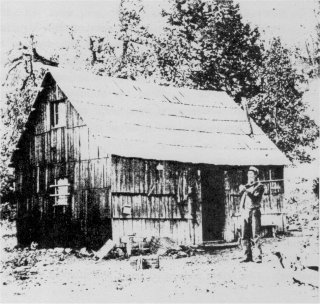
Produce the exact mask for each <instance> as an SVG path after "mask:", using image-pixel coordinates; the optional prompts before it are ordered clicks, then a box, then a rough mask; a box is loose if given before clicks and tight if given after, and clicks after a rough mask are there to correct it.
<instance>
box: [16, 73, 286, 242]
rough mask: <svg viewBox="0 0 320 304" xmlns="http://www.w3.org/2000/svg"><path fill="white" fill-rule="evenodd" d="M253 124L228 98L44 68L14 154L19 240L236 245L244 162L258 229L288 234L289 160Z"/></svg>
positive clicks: (244, 176)
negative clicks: (259, 187) (259, 186)
mask: <svg viewBox="0 0 320 304" xmlns="http://www.w3.org/2000/svg"><path fill="white" fill-rule="evenodd" d="M251 125H252V130H253V135H250V136H249V135H248V134H249V132H250V128H249V123H248V119H247V117H246V113H245V112H244V111H243V110H242V109H241V107H240V106H238V105H237V104H236V103H235V102H234V101H233V99H232V98H230V97H229V96H228V95H227V94H226V93H225V92H216V91H204V90H203V91H199V90H190V89H182V88H173V87H164V86H157V85H154V84H146V83H140V82H136V81H130V80H124V79H116V78H108V77H100V76H94V75H91V74H88V73H84V72H76V71H70V70H64V69H60V68H50V70H49V71H48V72H47V73H46V75H45V77H44V80H43V83H42V89H41V90H40V91H39V93H38V96H37V98H36V100H35V103H34V105H33V108H32V112H31V114H30V116H29V118H28V121H27V123H26V126H25V129H24V131H23V133H22V134H21V137H20V140H19V142H18V145H17V149H16V151H15V152H14V154H13V156H12V166H13V167H14V168H15V174H16V185H15V197H16V200H17V204H18V219H17V227H18V239H19V242H20V244H28V243H30V242H31V241H36V242H39V243H40V244H41V245H43V246H83V245H87V246H91V247H93V248H97V247H99V246H101V245H102V244H103V243H104V242H105V241H106V240H108V239H110V238H112V239H113V240H114V241H115V242H116V243H118V244H119V243H120V241H121V237H122V236H126V235H134V234H135V235H137V236H141V237H148V236H149V237H150V236H168V237H170V238H172V239H173V240H175V241H176V242H178V243H179V244H199V243H203V242H206V241H214V240H225V241H227V242H230V241H233V240H235V239H236V238H237V237H238V229H239V228H240V226H241V222H240V221H239V201H240V197H239V194H238V187H239V185H240V184H241V183H242V184H245V183H246V173H247V169H248V167H249V166H250V165H254V166H257V167H258V168H259V169H260V180H261V181H262V182H263V183H264V184H265V188H266V191H265V193H264V197H263V202H262V208H261V211H262V214H263V216H262V223H263V225H264V226H266V227H267V226H275V227H277V229H280V230H282V229H284V214H283V192H284V187H283V168H284V165H286V164H287V163H288V161H287V159H286V157H285V156H284V155H283V154H282V153H281V152H280V151H279V150H278V149H277V147H276V146H275V145H274V144H273V143H272V142H271V141H270V139H269V138H268V137H267V136H266V135H265V134H264V133H263V132H262V131H261V129H260V128H259V127H258V126H257V125H256V124H255V123H254V122H253V121H251Z"/></svg>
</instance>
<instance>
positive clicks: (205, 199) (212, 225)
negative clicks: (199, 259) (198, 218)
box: [201, 167, 225, 242]
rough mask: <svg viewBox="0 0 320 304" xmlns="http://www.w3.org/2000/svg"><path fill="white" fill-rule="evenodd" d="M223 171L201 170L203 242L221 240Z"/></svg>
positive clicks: (223, 214)
mask: <svg viewBox="0 0 320 304" xmlns="http://www.w3.org/2000/svg"><path fill="white" fill-rule="evenodd" d="M223 173H224V172H223V170H222V169H220V168H215V167H204V168H203V169H202V174H201V175H202V176H201V180H202V230H203V241H204V242H206V241H215V240H223V229H224V225H225V199H224V196H225V191H224V174H223Z"/></svg>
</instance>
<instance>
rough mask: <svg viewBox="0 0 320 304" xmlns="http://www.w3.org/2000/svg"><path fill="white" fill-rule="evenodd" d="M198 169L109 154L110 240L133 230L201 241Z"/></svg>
mask: <svg viewBox="0 0 320 304" xmlns="http://www.w3.org/2000/svg"><path fill="white" fill-rule="evenodd" d="M159 165H160V167H158V166H159ZM157 167H158V169H160V170H157ZM198 173H199V172H198V170H197V167H196V166H194V165H188V164H181V163H177V162H166V161H165V162H164V161H160V162H159V161H153V160H143V159H136V158H123V157H118V156H112V178H111V188H112V211H111V212H112V228H113V231H112V238H113V240H114V241H116V242H117V243H119V242H120V238H121V237H122V236H125V235H131V234H136V235H137V236H143V237H146V236H162V237H164V236H168V237H171V238H172V239H173V240H175V241H176V242H178V243H180V244H182V243H183V244H195V243H201V242H202V226H201V189H200V186H201V182H200V178H201V177H200V175H198Z"/></svg>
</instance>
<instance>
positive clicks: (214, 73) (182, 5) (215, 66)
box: [160, 0, 262, 100]
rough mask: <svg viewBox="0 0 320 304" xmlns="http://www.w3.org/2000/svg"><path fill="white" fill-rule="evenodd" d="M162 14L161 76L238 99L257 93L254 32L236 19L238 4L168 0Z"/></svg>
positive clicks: (257, 54) (258, 49) (257, 48)
mask: <svg viewBox="0 0 320 304" xmlns="http://www.w3.org/2000/svg"><path fill="white" fill-rule="evenodd" d="M163 16H165V17H166V18H167V20H168V26H167V27H166V28H165V33H166V37H167V39H166V40H165V42H164V43H163V45H164V46H166V47H165V48H163V49H162V51H161V53H160V58H161V60H160V62H161V67H162V75H163V76H164V77H166V78H167V79H168V80H169V81H171V82H174V83H175V84H177V85H181V84H185V83H187V84H189V85H190V86H192V87H196V88H200V89H212V90H224V91H226V92H228V93H229V94H230V95H232V96H234V97H237V98H238V100H239V99H240V97H251V96H253V95H255V94H256V93H257V92H258V91H259V79H258V78H257V74H256V71H257V69H258V67H259V66H260V65H261V64H262V54H261V49H262V44H261V42H260V41H259V37H260V35H259V32H258V30H257V29H256V28H255V29H251V27H250V26H249V24H246V23H244V22H243V21H242V18H241V15H240V12H239V5H237V4H234V3H233V2H232V1H201V0H186V1H180V0H173V1H172V7H171V10H170V11H169V12H168V11H164V12H163ZM190 81H192V82H191V83H190Z"/></svg>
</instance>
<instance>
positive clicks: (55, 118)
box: [50, 101, 66, 128]
mask: <svg viewBox="0 0 320 304" xmlns="http://www.w3.org/2000/svg"><path fill="white" fill-rule="evenodd" d="M65 123H66V111H65V102H64V101H55V102H51V103H50V124H51V127H52V128H54V127H62V126H64V125H65Z"/></svg>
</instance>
